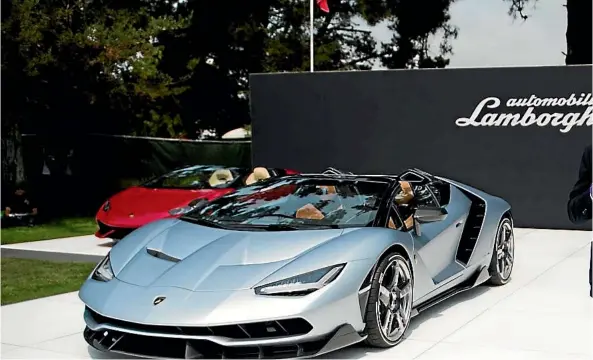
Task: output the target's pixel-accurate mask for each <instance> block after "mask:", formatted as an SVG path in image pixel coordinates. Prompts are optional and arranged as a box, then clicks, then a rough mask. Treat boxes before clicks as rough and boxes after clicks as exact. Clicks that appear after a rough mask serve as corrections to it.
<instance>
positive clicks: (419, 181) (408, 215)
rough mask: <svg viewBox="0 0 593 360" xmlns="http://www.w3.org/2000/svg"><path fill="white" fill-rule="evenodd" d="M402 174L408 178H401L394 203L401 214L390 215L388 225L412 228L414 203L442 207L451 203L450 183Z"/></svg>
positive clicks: (406, 228) (398, 227)
mask: <svg viewBox="0 0 593 360" xmlns="http://www.w3.org/2000/svg"><path fill="white" fill-rule="evenodd" d="M406 175H407V176H406ZM406 175H404V176H402V178H405V179H408V180H400V181H399V184H400V191H399V193H398V194H397V195H396V196H395V199H394V204H395V205H396V207H397V212H398V213H399V215H400V216H401V218H402V220H403V222H402V221H400V219H399V217H398V215H397V214H392V215H390V216H389V220H388V223H387V226H388V227H389V228H391V229H400V228H403V229H404V230H410V229H412V228H413V227H414V205H416V206H417V205H422V206H428V207H441V206H445V205H447V204H448V203H449V198H450V196H451V194H450V185H449V184H447V183H445V182H442V181H440V180H434V181H433V180H428V179H424V178H422V177H419V176H418V175H416V174H414V173H409V174H406Z"/></svg>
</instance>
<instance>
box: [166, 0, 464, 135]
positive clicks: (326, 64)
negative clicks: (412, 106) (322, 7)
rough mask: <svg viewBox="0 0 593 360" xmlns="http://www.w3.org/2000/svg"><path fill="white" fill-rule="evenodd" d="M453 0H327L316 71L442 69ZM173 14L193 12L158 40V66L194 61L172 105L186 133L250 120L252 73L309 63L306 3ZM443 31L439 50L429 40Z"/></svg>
mask: <svg viewBox="0 0 593 360" xmlns="http://www.w3.org/2000/svg"><path fill="white" fill-rule="evenodd" d="M451 2H452V0H436V1H435V0H342V1H338V0H330V1H329V7H330V13H329V14H325V13H323V12H321V11H319V10H318V9H316V11H315V69H316V70H319V71H321V70H364V69H370V68H371V67H372V66H373V65H374V64H378V63H382V64H384V65H385V66H387V67H389V68H411V67H444V66H446V65H447V63H448V60H447V59H446V56H447V55H448V54H450V53H451V47H450V45H449V40H450V39H451V38H452V37H454V36H456V31H457V30H456V28H454V27H453V26H451V25H450V24H449V13H448V8H449V5H450V3H451ZM177 11H178V12H180V13H184V14H190V13H192V14H193V16H192V18H191V24H190V25H189V26H188V27H187V28H183V29H180V30H179V31H176V32H174V33H169V34H168V35H167V36H164V37H162V38H161V40H162V44H164V45H165V53H164V59H163V62H162V66H163V67H162V70H163V71H164V72H166V73H168V74H173V76H174V77H179V76H181V73H178V72H179V71H180V70H182V69H185V64H187V63H191V64H193V67H192V76H191V77H189V78H187V79H185V80H184V81H183V82H182V84H183V86H185V87H187V88H188V90H187V91H186V92H184V93H183V94H181V95H179V96H177V97H176V99H177V102H176V103H175V104H173V103H172V104H170V105H171V108H169V110H170V111H171V112H176V113H179V114H180V116H181V118H182V120H183V127H184V128H185V129H186V131H187V133H188V135H189V136H190V137H195V136H197V135H198V134H199V133H200V131H201V130H204V129H208V130H215V131H216V132H217V133H218V134H222V133H224V132H226V131H228V130H232V129H234V128H237V127H241V126H244V125H245V124H249V123H250V117H249V97H248V94H249V82H248V80H249V74H253V73H261V72H285V71H305V70H308V68H309V61H310V57H309V1H308V0H258V1H243V0H229V1H224V2H222V1H218V2H213V1H207V0H188V1H187V2H184V3H180V4H179V5H178V7H177ZM365 22H367V23H368V24H370V25H375V24H378V23H380V22H388V23H390V28H391V29H392V30H393V31H394V37H393V39H392V41H391V42H389V43H386V44H377V42H376V41H375V40H374V39H373V37H372V35H371V32H370V31H369V30H368V26H366V25H365ZM438 33H440V35H441V38H442V39H443V42H442V43H441V44H440V45H441V46H440V48H439V49H437V51H436V54H432V51H431V49H430V48H429V46H428V44H429V41H428V40H429V38H430V37H432V36H433V35H435V34H438Z"/></svg>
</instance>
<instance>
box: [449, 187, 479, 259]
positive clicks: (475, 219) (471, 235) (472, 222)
mask: <svg viewBox="0 0 593 360" xmlns="http://www.w3.org/2000/svg"><path fill="white" fill-rule="evenodd" d="M464 194H465V195H466V196H468V197H469V198H470V200H471V201H472V206H471V207H470V209H469V215H468V217H467V222H466V224H465V227H464V228H463V233H462V234H461V240H460V241H459V248H458V249H457V255H456V258H457V261H458V262H460V263H461V264H463V265H467V263H468V261H469V259H470V258H471V256H472V253H473V252H474V249H475V247H476V243H477V242H478V236H480V230H482V224H483V223H484V216H485V215H486V202H484V200H482V199H481V198H479V197H477V196H475V195H473V194H471V193H468V192H466V191H464Z"/></svg>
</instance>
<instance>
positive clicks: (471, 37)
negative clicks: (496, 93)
mask: <svg viewBox="0 0 593 360" xmlns="http://www.w3.org/2000/svg"><path fill="white" fill-rule="evenodd" d="M565 1H566V0H538V1H536V2H535V4H530V6H529V7H528V8H527V9H526V11H525V12H526V13H527V14H528V15H530V17H529V19H527V20H526V21H523V20H521V19H517V20H513V18H512V17H511V16H509V15H508V13H507V12H508V9H509V4H508V3H507V2H505V1H503V0H458V1H457V2H455V3H454V4H453V5H452V6H451V9H450V10H451V23H452V24H454V25H456V26H457V27H458V29H459V36H458V38H457V39H456V40H453V42H452V45H453V52H454V54H453V55H452V56H451V57H450V59H451V63H450V65H449V67H481V66H514V65H564V55H563V54H562V52H565V51H566V37H565V36H566V9H565V8H564V6H563V4H565ZM589 1H590V0H589ZM373 35H374V36H375V38H376V39H377V41H387V40H388V39H389V37H390V36H391V35H390V33H389V31H388V30H387V29H386V28H384V27H382V26H377V27H375V28H374V29H373ZM435 50H436V46H435Z"/></svg>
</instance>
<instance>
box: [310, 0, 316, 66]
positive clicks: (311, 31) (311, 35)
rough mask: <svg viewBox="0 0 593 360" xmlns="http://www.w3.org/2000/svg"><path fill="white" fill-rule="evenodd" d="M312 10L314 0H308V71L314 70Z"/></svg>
mask: <svg viewBox="0 0 593 360" xmlns="http://www.w3.org/2000/svg"><path fill="white" fill-rule="evenodd" d="M314 10H315V0H309V61H310V62H311V64H310V66H309V67H310V69H309V70H310V71H311V72H314V71H315V46H314V44H313V41H314V37H313V30H314V29H315V23H314V22H313V20H314Z"/></svg>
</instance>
